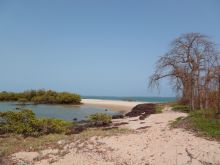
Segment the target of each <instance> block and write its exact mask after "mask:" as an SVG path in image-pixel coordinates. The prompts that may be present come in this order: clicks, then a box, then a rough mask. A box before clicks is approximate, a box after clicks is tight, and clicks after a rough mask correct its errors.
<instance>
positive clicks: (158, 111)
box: [156, 104, 164, 113]
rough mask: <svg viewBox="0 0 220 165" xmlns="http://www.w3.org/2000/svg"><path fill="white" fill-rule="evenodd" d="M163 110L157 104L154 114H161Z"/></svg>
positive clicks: (161, 106) (162, 107) (162, 106)
mask: <svg viewBox="0 0 220 165" xmlns="http://www.w3.org/2000/svg"><path fill="white" fill-rule="evenodd" d="M163 109H164V105H161V104H157V105H156V113H162V112H163Z"/></svg>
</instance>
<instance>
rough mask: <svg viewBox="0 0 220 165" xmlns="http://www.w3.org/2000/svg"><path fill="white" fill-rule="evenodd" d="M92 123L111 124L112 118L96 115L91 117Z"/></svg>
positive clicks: (106, 115) (100, 114) (101, 114)
mask: <svg viewBox="0 0 220 165" xmlns="http://www.w3.org/2000/svg"><path fill="white" fill-rule="evenodd" d="M88 118H89V120H90V121H94V122H99V121H100V122H104V123H111V120H112V117H111V116H110V115H108V114H105V113H95V114H92V115H90V116H89V117H88Z"/></svg>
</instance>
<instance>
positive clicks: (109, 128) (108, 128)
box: [102, 127, 118, 131]
mask: <svg viewBox="0 0 220 165" xmlns="http://www.w3.org/2000/svg"><path fill="white" fill-rule="evenodd" d="M111 129H118V127H107V128H103V129H102V130H105V131H106V130H111Z"/></svg>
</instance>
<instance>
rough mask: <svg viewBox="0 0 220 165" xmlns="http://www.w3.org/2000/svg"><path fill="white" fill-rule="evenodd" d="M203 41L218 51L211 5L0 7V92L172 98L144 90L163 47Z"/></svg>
mask: <svg viewBox="0 0 220 165" xmlns="http://www.w3.org/2000/svg"><path fill="white" fill-rule="evenodd" d="M189 32H200V33H203V34H206V35H208V36H210V37H211V38H212V40H213V41H215V42H216V44H217V48H218V50H220V46H219V44H220V1H219V0H184V1H182V0H166V1H164V0H37V1H30V0H19V1H15V0H1V1H0V91H3V90H4V91H23V90H27V89H53V90H56V91H69V92H77V93H79V94H81V95H93V96H94V95H96V96H175V92H173V91H172V90H171V87H170V86H169V81H168V80H164V81H162V83H161V86H160V90H159V91H158V90H150V89H148V78H149V76H150V75H151V74H152V73H153V71H154V69H155V63H156V61H157V60H158V58H159V57H160V56H162V55H163V54H164V53H166V52H167V51H168V49H169V44H170V42H171V41H172V40H173V39H175V38H176V37H178V36H180V35H182V34H184V33H189Z"/></svg>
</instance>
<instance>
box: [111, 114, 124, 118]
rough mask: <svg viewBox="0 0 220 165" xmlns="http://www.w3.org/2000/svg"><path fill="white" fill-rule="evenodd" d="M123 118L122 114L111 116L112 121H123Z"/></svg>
mask: <svg viewBox="0 0 220 165" xmlns="http://www.w3.org/2000/svg"><path fill="white" fill-rule="evenodd" d="M123 118H124V115H122V114H118V115H113V116H112V119H123Z"/></svg>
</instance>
